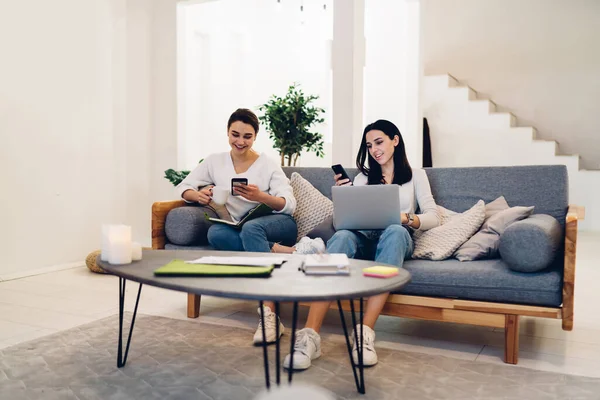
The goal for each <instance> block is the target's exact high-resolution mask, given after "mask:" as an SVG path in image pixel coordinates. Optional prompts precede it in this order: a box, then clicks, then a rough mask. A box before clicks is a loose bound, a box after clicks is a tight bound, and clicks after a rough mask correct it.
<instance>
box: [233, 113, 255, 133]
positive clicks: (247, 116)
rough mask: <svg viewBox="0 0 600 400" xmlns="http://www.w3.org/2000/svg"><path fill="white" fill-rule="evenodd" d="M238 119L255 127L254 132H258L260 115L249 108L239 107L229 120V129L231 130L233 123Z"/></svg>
mask: <svg viewBox="0 0 600 400" xmlns="http://www.w3.org/2000/svg"><path fill="white" fill-rule="evenodd" d="M237 121H241V122H243V123H245V124H248V125H250V126H252V127H253V128H254V133H255V134H257V133H258V117H257V116H256V114H254V113H253V112H252V111H250V110H248V109H247V108H238V109H237V110H235V111H234V112H233V114H231V116H230V117H229V121H227V130H228V131H229V128H231V124H233V123H234V122H237Z"/></svg>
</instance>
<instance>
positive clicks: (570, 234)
mask: <svg viewBox="0 0 600 400" xmlns="http://www.w3.org/2000/svg"><path fill="white" fill-rule="evenodd" d="M185 204H186V203H185V202H184V201H182V200H175V201H163V202H156V203H154V204H153V205H152V248H153V249H164V248H165V244H166V242H167V239H166V235H165V220H166V218H167V214H168V212H169V211H170V210H172V209H174V208H177V207H182V206H184V205H185ZM584 217H585V209H584V208H583V207H580V206H575V205H570V206H569V210H568V212H567V217H566V224H565V255H564V256H565V260H564V279H563V281H564V282H563V304H562V306H560V307H537V306H529V305H519V304H502V303H491V302H485V301H474V300H458V299H448V298H438V297H423V296H410V295H399V294H391V295H390V296H389V298H388V300H387V303H386V304H385V306H384V308H383V312H382V313H383V314H385V315H391V316H397V317H405V318H413V319H424V320H431V321H444V322H454V323H460V324H469V325H479V326H487V327H494V328H504V362H506V363H509V364H517V362H518V360H519V317H521V316H528V317H540V318H552V319H561V320H562V328H563V330H565V331H571V330H572V329H573V307H574V295H575V263H576V252H577V223H578V221H579V220H582V219H584ZM199 314H200V296H199V295H195V294H188V299H187V316H188V318H197V317H198V316H199Z"/></svg>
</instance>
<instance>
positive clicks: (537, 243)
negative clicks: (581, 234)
mask: <svg viewBox="0 0 600 400" xmlns="http://www.w3.org/2000/svg"><path fill="white" fill-rule="evenodd" d="M562 239H563V235H562V230H561V226H560V223H559V222H558V221H557V220H556V218H554V217H552V216H550V215H546V214H535V215H532V216H530V217H529V218H526V219H524V220H522V221H518V222H515V223H514V224H512V225H510V226H509V227H508V228H506V230H505V231H504V233H503V234H502V235H501V236H500V256H501V257H502V259H503V260H504V262H506V264H507V265H508V267H509V268H510V269H512V270H513V271H519V272H535V271H541V270H543V269H545V268H546V267H548V266H549V265H550V264H552V261H554V259H555V258H556V256H557V255H558V253H559V251H560V250H561V249H562V245H561V243H562Z"/></svg>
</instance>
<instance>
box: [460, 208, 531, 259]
mask: <svg viewBox="0 0 600 400" xmlns="http://www.w3.org/2000/svg"><path fill="white" fill-rule="evenodd" d="M533 208H534V207H533V206H532V207H511V208H508V209H506V210H502V211H500V212H496V213H495V214H493V215H492V216H491V217H489V218H488V219H487V221H485V222H484V223H483V224H482V225H481V228H480V229H479V232H477V233H476V234H475V235H473V236H472V237H471V238H470V239H469V240H468V241H467V242H465V243H464V244H463V245H462V246H461V247H460V248H459V249H458V250H457V251H456V252H455V253H454V257H456V258H457V259H458V260H460V261H474V260H479V259H482V258H494V257H497V256H498V247H499V245H500V235H502V233H503V232H504V231H505V230H506V228H508V227H509V226H510V225H511V224H513V223H515V222H517V221H520V220H522V219H525V218H527V217H528V216H530V215H531V214H532V213H533Z"/></svg>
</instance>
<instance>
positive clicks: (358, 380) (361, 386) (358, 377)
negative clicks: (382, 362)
mask: <svg viewBox="0 0 600 400" xmlns="http://www.w3.org/2000/svg"><path fill="white" fill-rule="evenodd" d="M337 303H338V310H339V311H340V320H341V322H342V328H343V329H344V336H345V337H346V348H347V349H348V355H349V356H350V365H352V372H353V373H354V383H355V384H356V390H358V393H361V394H365V375H364V360H363V299H362V298H361V299H360V307H359V310H360V315H359V321H360V339H359V337H358V332H357V331H356V315H355V312H354V300H350V311H351V313H352V326H353V327H354V341H355V342H354V343H358V348H357V353H358V365H357V364H356V363H355V362H354V357H352V346H351V345H350V336H349V335H348V329H347V328H346V319H345V318H344V310H343V309H342V302H341V301H340V300H338V302H337ZM357 369H358V372H357V371H356V370H357Z"/></svg>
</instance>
